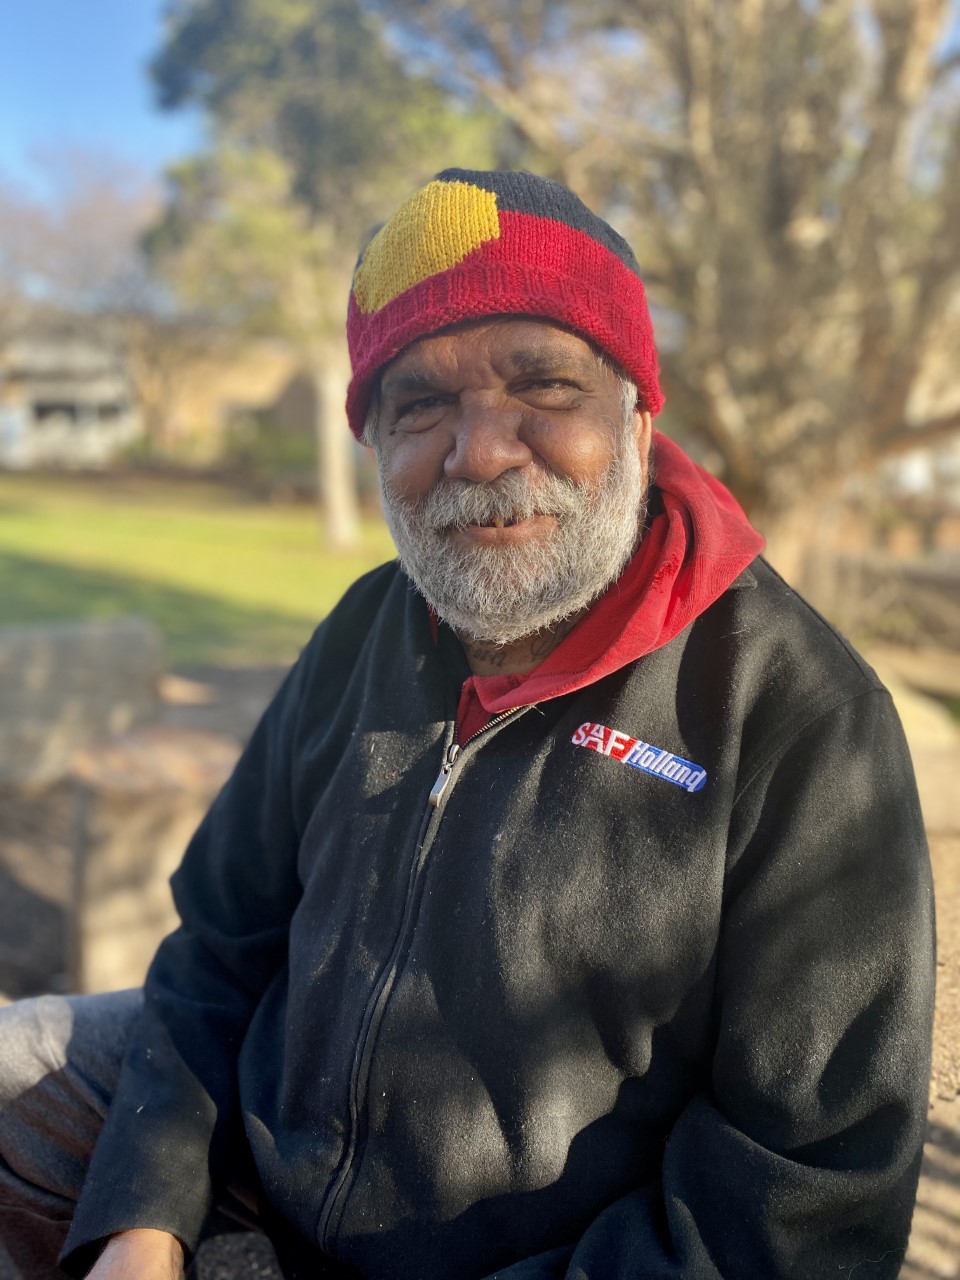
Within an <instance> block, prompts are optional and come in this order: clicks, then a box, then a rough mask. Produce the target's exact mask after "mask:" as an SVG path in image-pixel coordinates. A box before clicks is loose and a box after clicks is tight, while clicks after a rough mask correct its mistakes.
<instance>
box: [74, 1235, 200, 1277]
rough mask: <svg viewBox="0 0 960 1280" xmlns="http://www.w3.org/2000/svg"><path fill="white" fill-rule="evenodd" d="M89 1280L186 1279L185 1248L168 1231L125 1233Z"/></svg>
mask: <svg viewBox="0 0 960 1280" xmlns="http://www.w3.org/2000/svg"><path fill="white" fill-rule="evenodd" d="M87 1280H183V1245H182V1244H181V1243H180V1241H179V1240H178V1239H177V1237H176V1236H172V1235H170V1234H169V1233H168V1232H166V1231H154V1230H152V1229H151V1228H138V1229H137V1230H136V1231H122V1232H121V1233H120V1234H119V1235H117V1236H114V1237H113V1238H112V1239H111V1240H110V1241H109V1243H108V1244H107V1247H106V1248H105V1249H104V1251H103V1253H101V1255H100V1257H99V1258H98V1259H97V1264H96V1266H95V1267H94V1268H93V1270H92V1271H90V1272H88V1273H87Z"/></svg>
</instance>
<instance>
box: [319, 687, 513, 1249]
mask: <svg viewBox="0 0 960 1280" xmlns="http://www.w3.org/2000/svg"><path fill="white" fill-rule="evenodd" d="M533 705H534V704H532V703H531V704H529V705H528V706H525V707H514V708H513V709H512V710H510V711H503V712H501V713H500V715H498V716H495V717H494V718H493V719H492V720H490V721H489V722H488V723H487V724H485V725H484V726H483V728H482V729H478V730H477V732H476V733H474V734H471V735H470V737H469V738H468V739H467V740H466V742H464V743H463V745H462V746H461V745H460V744H459V743H458V742H457V741H456V739H455V738H454V740H453V741H451V742H450V743H449V744H448V745H447V747H446V750H445V751H444V756H443V764H442V765H441V768H440V772H439V774H438V775H437V780H436V782H435V783H434V784H433V786H432V787H431V789H430V794H429V795H428V797H427V805H426V809H425V811H424V814H423V819H422V821H421V823H420V828H419V831H418V833H417V840H416V844H415V845H414V854H413V861H412V863H411V866H410V875H409V877H408V880H407V892H406V898H405V901H404V907H403V917H402V919H401V922H400V929H399V931H398V933H397V936H396V939H395V940H394V944H393V947H392V948H391V950H390V955H389V958H388V960H387V963H386V965H385V966H384V968H383V970H382V972H381V975H380V978H379V980H378V981H377V984H376V986H375V987H374V989H373V994H372V995H371V997H370V1000H369V1001H368V1002H367V1007H366V1009H365V1010H364V1016H363V1021H362V1022H361V1024H360V1035H359V1037H358V1039H357V1046H356V1049H355V1050H354V1056H353V1071H352V1073H351V1079H350V1116H349V1120H350V1136H349V1138H348V1140H347V1144H346V1147H345V1150H344V1154H343V1157H342V1159H341V1162H340V1169H339V1171H338V1173H337V1174H336V1176H335V1178H334V1180H333V1182H332V1184H331V1186H330V1188H329V1189H328V1191H327V1195H326V1198H325V1200H324V1202H323V1205H322V1207H321V1210H320V1219H319V1222H318V1224H317V1239H318V1241H319V1244H320V1247H321V1249H324V1250H325V1251H327V1252H329V1250H328V1248H327V1246H328V1244H329V1243H330V1241H331V1236H332V1234H333V1230H334V1229H335V1227H334V1225H333V1223H334V1215H335V1214H337V1211H338V1210H339V1211H340V1213H339V1214H337V1218H338V1220H339V1216H340V1214H342V1211H343V1208H344V1206H345V1204H346V1198H347V1195H348V1194H349V1190H350V1186H351V1184H352V1174H353V1166H354V1160H355V1157H356V1153H357V1127H358V1120H359V1116H360V1106H361V1099H363V1098H365V1097H366V1093H367V1085H368V1083H369V1079H370V1065H371V1061H372V1058H373V1051H374V1047H375V1045H376V1040H377V1035H378V1033H379V1030H380V1025H381V1023H382V1021H383V1015H384V1013H385V1012H386V1007H387V1003H388V1001H389V999H390V995H391V992H392V991H393V986H394V982H395V980H396V977H397V972H398V965H399V959H400V956H401V954H402V952H403V950H404V946H405V944H406V940H407V938H408V936H409V934H410V930H411V928H412V926H413V923H414V910H413V908H414V902H415V899H416V889H417V886H418V884H419V881H420V879H421V877H422V875H423V870H424V867H425V865H426V860H427V854H428V853H429V852H430V847H431V845H432V844H433V837H434V835H435V834H436V827H437V824H438V822H439V816H438V813H437V810H438V808H439V806H440V799H441V797H442V796H443V795H444V793H445V792H446V790H447V787H448V786H449V785H450V783H451V781H452V775H453V767H454V764H455V762H456V760H457V758H458V757H459V756H460V754H461V753H462V752H463V750H464V749H465V748H466V747H469V746H470V744H471V743H473V742H475V741H476V740H477V739H478V738H480V737H483V735H484V734H486V733H489V731H490V730H491V729H494V728H496V727H497V726H499V725H501V724H504V723H505V722H506V721H507V720H511V719H517V718H519V717H520V716H521V715H523V713H524V712H525V711H529V710H530V708H531V706H533ZM454 732H456V730H454ZM428 837H429V839H428Z"/></svg>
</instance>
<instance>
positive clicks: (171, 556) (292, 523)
mask: <svg viewBox="0 0 960 1280" xmlns="http://www.w3.org/2000/svg"><path fill="white" fill-rule="evenodd" d="M392 555H393V547H392V544H391V542H390V536H389V534H388V533H387V531H386V528H385V527H384V525H383V524H382V523H381V522H380V521H375V520H369V521H367V522H366V523H365V524H364V528H363V539H362V545H361V547H360V548H359V549H358V550H357V551H356V552H351V553H339V552H330V551H328V550H326V549H325V548H324V545H323V535H322V530H321V526H320V521H319V517H318V515H317V513H316V512H315V511H314V510H312V509H311V508H308V507H276V506H269V505H265V504H262V503H257V502H254V501H248V500H245V499H244V498H243V497H242V496H239V495H237V494H236V493H235V492H232V491H231V490H228V489H225V488H220V487H218V486H213V485H201V484H197V483H194V482H190V483H183V484H174V483H171V482H169V481H163V482H161V481H155V480H151V479H138V478H126V477H125V478H114V477H109V476H104V477H97V478H95V479H86V478H80V477H70V476H62V477H60V476H57V477H53V478H48V477H37V476H30V475H16V474H10V473H0V625H5V624H14V623H29V622H48V621H55V620H67V619H80V618H107V617H117V616H122V615H129V614H139V615H141V616H144V617H148V618H151V619H152V620H153V621H154V622H156V623H157V625H158V626H159V627H160V628H161V630H162V631H163V633H164V635H165V636H166V639H167V645H168V655H169V660H170V663H171V665H174V666H187V665H192V664H203V663H221V664H224V665H229V666H240V665H244V664H274V663H276V664H283V663H287V662H289V661H291V660H292V659H293V658H294V657H295V656H296V654H297V652H298V650H299V648H300V647H301V645H303V643H304V642H305V641H306V640H307V639H308V637H309V635H310V633H311V631H312V630H313V628H314V627H315V626H316V624H317V622H318V621H319V620H320V619H321V618H322V617H323V616H324V614H326V613H327V612H328V611H329V610H330V608H331V607H332V606H333V605H334V604H335V603H336V601H337V600H338V599H339V597H340V596H341V595H342V593H343V591H344V589H345V588H346V587H347V586H348V585H349V584H350V583H351V582H353V581H354V579H355V578H357V577H358V576H359V575H360V574H361V573H364V572H365V571H366V570H367V569H370V568H372V567H373V566H374V565H377V564H381V563H382V562H383V561H384V560H388V559H390V557H391V556H392Z"/></svg>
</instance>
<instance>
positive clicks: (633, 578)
mask: <svg viewBox="0 0 960 1280" xmlns="http://www.w3.org/2000/svg"><path fill="white" fill-rule="evenodd" d="M653 457H654V484H655V486H656V488H657V489H658V490H659V491H660V495H661V498H662V501H663V508H662V510H661V511H659V512H658V513H657V514H656V515H655V516H654V518H653V520H652V521H651V522H650V525H649V528H648V529H647V531H646V532H645V534H644V536H643V539H642V540H641V542H640V546H639V547H638V549H637V551H636V553H635V555H634V557H633V559H632V560H631V561H630V563H629V564H628V565H627V567H626V569H625V570H624V572H623V574H622V575H621V576H620V577H619V578H618V579H617V581H616V582H614V583H613V584H612V585H611V586H610V587H608V588H607V590H606V591H605V592H604V594H603V595H602V596H601V597H600V599H599V600H598V601H597V602H596V604H594V605H593V606H592V607H591V608H590V610H589V612H588V613H587V614H585V615H584V617H583V618H582V619H581V620H580V621H579V622H578V623H577V625H576V626H575V627H574V628H573V630H572V631H571V632H570V634H569V635H568V636H565V637H564V639H563V640H562V641H561V642H560V644H558V645H557V647H556V649H554V650H553V652H552V653H551V654H549V656H548V657H547V658H545V659H544V661H543V662H542V663H541V664H540V665H539V666H538V667H534V669H533V670H532V671H528V672H526V673H525V674H523V675H505V676H471V677H470V678H469V679H468V680H465V681H464V684H463V687H462V689H461V693H460V704H459V707H458V709H457V740H458V741H459V742H460V743H464V742H466V741H467V739H468V738H470V737H472V735H473V734H475V733H477V732H478V731H479V730H480V729H482V728H483V727H484V725H486V724H487V723H488V722H489V721H490V720H491V719H492V717H494V716H496V715H499V714H500V713H501V712H503V711H509V710H511V709H512V708H514V707H521V706H526V705H529V704H530V703H534V702H544V701H546V700H547V699H548V698H559V697H560V696H561V695H562V694H566V693H573V692H574V691H575V690H577V689H582V688H584V687H585V686H586V685H589V684H594V683H595V682H596V681H597V680H600V679H602V678H603V677H604V676H608V675H610V674H611V673H612V672H614V671H619V669H620V668H621V667H625V666H626V665H627V663H628V662H633V661H635V660H636V659H637V658H642V657H643V655H644V654H645V653H651V652H652V651H653V650H654V649H659V648H661V647H662V646H663V645H665V644H667V642H668V641H670V640H672V639H673V638H674V636H677V635H679V634H680V632H681V631H682V630H683V629H684V627H685V626H687V624H688V623H690V622H692V621H693V619H694V618H696V617H698V616H699V615H700V614H701V613H703V611H704V610H705V609H706V608H708V606H709V605H711V604H713V602H714V600H717V599H719V597H720V596H721V595H723V593H724V591H726V589H727V587H729V586H730V584H731V582H733V580H734V579H735V578H736V577H737V576H738V574H740V573H741V572H742V571H743V570H744V569H745V568H746V567H747V565H748V564H749V563H750V562H751V561H752V560H753V559H754V558H755V557H756V556H757V555H758V554H759V553H760V551H761V550H762V549H763V545H764V542H763V538H762V537H761V536H760V534H759V533H758V532H757V531H756V529H754V528H753V526H752V525H751V524H750V522H749V521H748V520H747V517H746V516H745V515H744V513H743V511H742V510H741V508H740V506H739V505H738V503H737V502H736V500H735V498H734V497H733V495H732V494H731V493H730V492H729V491H728V490H727V489H726V488H725V487H724V486H723V485H722V484H721V483H720V481H719V480H716V479H714V477H713V476H711V475H710V474H709V473H708V472H706V471H704V470H703V468H702V467H699V466H697V464H696V463H695V462H693V461H692V460H691V459H690V458H688V457H687V455H686V454H685V453H684V452H683V450H682V449H681V448H680V447H679V445H676V444H674V442H673V441H672V440H670V439H669V438H668V437H667V436H664V435H661V434H660V432H658V431H657V432H654V455H653Z"/></svg>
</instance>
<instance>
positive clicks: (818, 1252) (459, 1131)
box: [68, 561, 933, 1280]
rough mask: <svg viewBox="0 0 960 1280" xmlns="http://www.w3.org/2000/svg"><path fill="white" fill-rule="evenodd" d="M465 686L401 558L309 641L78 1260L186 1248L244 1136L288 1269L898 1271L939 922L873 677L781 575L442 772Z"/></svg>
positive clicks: (195, 906)
mask: <svg viewBox="0 0 960 1280" xmlns="http://www.w3.org/2000/svg"><path fill="white" fill-rule="evenodd" d="M456 693H457V681H456V679H455V678H451V673H450V670H449V666H448V663H447V660H446V659H445V645H444V644H441V645H440V646H438V645H437V644H436V643H435V641H434V639H433V637H432V635H431V632H430V628H429V624H428V619H427V615H426V611H425V609H424V608H423V603H422V601H421V600H420V599H419V597H417V596H416V595H415V594H414V592H413V591H412V589H411V588H410V586H409V583H408V582H407V579H406V578H405V577H404V576H403V574H402V573H400V572H399V570H398V569H397V568H396V567H395V566H392V565H389V566H385V567H384V568H382V569H379V570H377V571H376V572H374V573H373V574H371V575H368V576H367V577H366V578H364V579H362V580H361V581H360V582H359V583H357V584H356V585H355V586H354V587H353V588H352V589H351V590H350V591H349V592H348V593H347V595H346V596H345V598H344V600H343V601H342V602H341V604H340V605H339V606H338V608H337V609H336V610H335V612H334V613H333V614H332V615H331V616H330V617H329V618H328V619H327V620H326V621H325V622H324V623H323V625H322V626H321V627H320V628H319V630H318V631H317V633H316V635H315V637H314V639H313V641H312V642H311V643H310V645H309V646H308V647H307V649H306V650H305V651H304V653H303V655H302V656H301V659H300V661H299V662H298V664H297V665H296V667H295V668H294V670H293V672H292V673H291V675H290V676H289V678H288V680H287V681H286V683H285V685H284V686H283V688H282V689H281V691H280V693H279V694H278V696H277V698H276V700H275V701H274V703H273V704H272V706H271V707H270V709H269V710H268V711H267V713H266V715H265V717H264V719H263V721H262V723H261V724H260V726H259V728H258V730H257V731H256V734H255V735H254V737H253V739H252V741H251V743H250V745H249V747H248V749H247V750H246V752H245V753H244V755H243V757H242V759H241V761H240V763H239V765H238V767H237V770H236V772H235V774H234V776H233V778H232V779H231V781H230V782H229V783H228V784H227V786H226V788H225V790H224V791H223V793H222V794H221V796H220V797H219V799H218V800H217V801H216V802H215V804H214V806H213V808H212V810H211V812H210V814H209V815H208V817H207V819H206V820H205V821H204V823H203V825H202V826H201V828H200V830H199V831H198V833H197V835H196V837H195V838H194V840H193V842H192V844H191V846H190V848H189V850H188V852H187V855H186V857H185V860H184V862H183V865H182V867H181V868H180V870H179V871H178V872H177V874H176V876H175V878H174V890H175V896H176V900H177V904H178V907H179V910H180V912H181V915H182V919H183V926H182V928H181V929H180V930H179V931H178V932H176V933H174V934H173V935H172V936H171V937H170V938H169V939H168V940H167V941H166V942H165V943H164V944H163V946H162V947H161V949H160V952H159V954H158V956H157V958H156V960H155V962H154V964H153V967H152V969H151V971H150V975H149V978H148V982H147V987H146V1012H145V1014H144V1017H143V1020H142V1023H141V1025H140V1027H139V1030H138V1032H137V1034H136V1036H135V1040H134V1043H133V1044H132V1046H131V1049H130V1051H129V1053H128V1057H127V1061H126V1064H125V1067H124V1071H123V1075H122V1078H121V1081H120V1085H119V1089H118V1094H117V1098H116V1101H115V1104H114V1107H113V1109H112V1111H111V1113H110V1116H109V1119H108V1122H107V1125H106V1128H105V1130H104V1134H103V1137H102V1139H101V1142H100V1144H99V1146H98V1148H97V1152H96V1154H95V1157H94V1161H93V1165H92V1167H91V1172H90V1175H89V1179H88V1183H87V1186H86V1189H85V1191H84V1195H83V1198H82V1200H81V1203H80V1206H79V1210H78V1213H77V1216H76V1219H75V1222H74V1225H73V1229H72V1232H71V1236H70V1239H69V1242H68V1265H69V1266H71V1267H72V1268H74V1270H75V1271H79V1269H80V1268H81V1267H82V1266H83V1265H85V1263H86V1262H87V1261H89V1257H90V1251H91V1249H93V1248H94V1247H95V1242H96V1241H97V1240H98V1239H100V1238H102V1237H104V1236H106V1235H108V1234H110V1233H112V1232H115V1231H118V1230H121V1229H123V1228H126V1227H130V1226H137V1225H139V1226H155V1227H161V1228H165V1229H167V1230H170V1231H173V1232H175V1233H176V1234H177V1235H178V1236H180V1237H181V1238H182V1239H183V1240H184V1241H185V1242H186V1243H187V1245H188V1246H190V1247H193V1246H194V1245H195V1243H196V1241H197V1238H198V1234H199V1231H200V1227H201V1223H202V1221H203V1219H204V1215H205V1214H206V1212H207V1210H208V1208H209V1205H210V1202H211V1195H212V1194H213V1192H212V1190H211V1188H215V1187H217V1186H218V1185H220V1184H222V1183H223V1182H224V1181H226V1180H227V1179H228V1178H229V1177H230V1175H231V1174H232V1173H233V1172H234V1171H235V1165H234V1161H235V1160H236V1159H237V1156H236V1152H237V1150H238V1149H240V1148H242V1149H246V1145H247V1144H248V1146H249V1150H250V1151H251V1152H252V1155H253V1160H254V1163H255V1166H256V1170H257V1173H258V1176H259V1182H260V1187H261V1196H262V1200H263V1204H264V1211H265V1215H266V1217H267V1219H268V1221H269V1222H270V1223H271V1234H272V1236H273V1238H274V1240H275V1241H276V1243H277V1245H278V1249H279V1251H280V1254H281V1257H282V1258H284V1259H285V1266H286V1268H287V1270H288V1273H289V1274H291V1275H302V1276H308V1275H309V1276H311V1277H312V1276H318V1275H322V1274H332V1275H355V1274H358V1275H360V1276H363V1277H366V1278H367V1280H433V1278H435V1277H437V1278H439V1277H451V1278H456V1280H481V1278H483V1277H493V1276H496V1277H497V1278H498V1280H508V1278H509V1280H559V1277H568V1278H570V1280H573V1278H576V1280H627V1277H631V1278H632V1277H644V1278H645V1280H717V1278H719V1277H722V1278H723V1280H826V1278H827V1277H834V1276H845V1275H849V1274H851V1273H853V1274H855V1275H856V1277H857V1280H876V1278H877V1277H893V1276H895V1275H896V1274H897V1271H898V1270H899V1266H900V1263H901V1261H902V1257H903V1251H904V1248H905V1245H906V1239H907V1234H908V1230H909V1224H910V1216H911V1211H912V1206H913V1200H914V1196H915V1189H916V1180H917V1176H918V1168H919V1160H920V1151H921V1143H922V1137H923V1128H924V1119H925V1113H926V1089H927V1078H928V1070H929V1037H930V1023H931V1015H932V972H933V961H932V941H931V939H932V929H931V905H932V904H931V889H930V880H929V868H928V862H927V855H926V849H925V844H924V838H923V831H922V825H921V820H920V813H919V808H918V804H917V798H916V791H915V787H914V783H913V778H912V774H911V769H910V764H909V760H908V756H907V752H906V748H905V744H904V741H903V736H902V733H901V731H900V726H899V723H898V721H897V717H896V714H895V712H894V710H893V707H892V705H891V702H890V699H889V696H888V695H887V693H886V692H885V691H884V689H883V688H882V687H881V686H880V684H879V683H878V682H877V680H876V678H875V676H874V675H873V673H872V672H871V671H870V669H869V668H868V667H867V666H866V665H865V664H864V663H863V661H862V660H861V659H860V658H859V657H858V656H857V655H856V654H855V653H854V652H853V651H852V650H851V649H850V648H849V647H848V646H847V645H846V643H845V642H844V641H843V640H842V639H841V638H840V637H838V636H837V635H836V634H835V633H834V632H833V631H832V630H831V629H830V628H829V627H827V625H826V624H825V623H824V622H823V621H822V620H821V619H820V618H819V617H818V616H817V615H816V614H814V613H813V612H812V611H811V610H810V609H809V608H808V607H807V606H806V605H805V604H804V603H803V602H802V601H801V600H800V599H799V598H798V597H797V596H796V595H795V594H794V593H793V592H792V591H791V590H790V589H789V588H788V587H787V586H786V585H785V584H784V583H783V582H782V581H781V580H780V579H779V578H778V577H777V576H776V574H774V572H773V571H772V570H771V569H770V568H769V567H768V566H767V565H766V564H765V563H763V562H762V561H757V562H756V563H755V564H754V565H753V566H752V568H751V569H750V570H747V571H746V572H744V573H743V574H741V575H740V577H739V578H738V579H737V581H736V582H735V583H734V584H733V586H732V587H731V589H729V590H728V591H727V592H726V593H725V594H723V595H722V596H721V597H720V599H719V600H717V601H716V603H714V604H713V605H711V607H710V608H708V609H707V610H706V612H704V613H703V614H702V615H701V616H700V617H699V618H697V619H696V621H694V622H693V623H692V624H691V625H689V626H688V627H687V628H686V629H685V630H684V631H683V632H681V634H680V635H679V636H677V637H676V638H675V639H674V640H672V641H670V643H668V644H666V645H665V646H664V647H662V648H660V649H658V650H656V651H655V652H653V653H650V654H648V655H647V656H645V657H643V658H641V659H639V660H638V661H636V662H634V663H632V664H630V665H628V666H626V667H624V668H623V669H622V670H620V671H617V672H615V673H613V674H611V675H608V676H606V677H605V678H603V679H602V680H600V681H599V682H598V683H596V684H593V685H591V686H589V687H588V688H585V689H582V690H580V691H578V692H576V693H572V694H570V695H567V696H564V697H559V698H556V699H554V700H552V701H548V702H544V703H542V704H540V705H537V706H533V707H530V708H527V709H521V710H519V711H513V712H508V713H507V714H506V715H505V716H504V717H503V718H502V719H500V720H499V721H496V722H494V723H493V724H492V725H491V726H489V728H488V729H486V730H485V731H483V732H482V733H481V734H480V735H479V736H477V737H476V738H474V739H473V740H471V741H470V742H469V743H467V744H465V745H464V746H463V747H462V749H461V750H460V751H459V754H457V755H456V758H455V759H452V762H451V756H452V753H451V752H450V750H449V749H450V746H451V743H452V740H453V733H454V714H455V707H456ZM611 731H615V734H616V736H613V735H612V733H611ZM444 762H446V763H447V764H448V766H449V768H448V770H447V772H446V773H443V774H442V777H443V778H444V779H445V782H446V785H445V787H443V788H442V789H441V788H437V790H442V794H440V796H439V800H438V803H437V804H436V805H435V806H433V805H431V804H430V803H429V802H428V796H429V795H430V792H431V789H432V788H434V784H435V782H436V780H437V778H438V774H441V767H442V765H443V764H444ZM685 769H688V770H690V772H689V773H686V774H685V773H684V772H683V771H684V770H685ZM699 770H703V771H705V777H704V778H701V777H700V776H699V774H698V772H696V771H699ZM241 1134H242V1135H244V1137H243V1139H242V1140H239V1135H241ZM325 1268H329V1270H326V1269H325Z"/></svg>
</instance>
